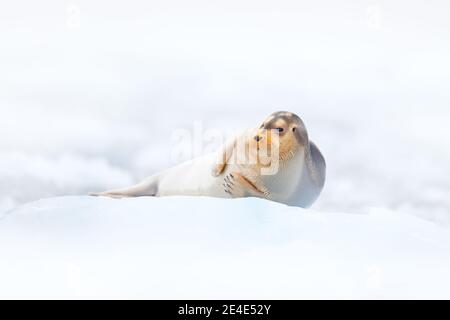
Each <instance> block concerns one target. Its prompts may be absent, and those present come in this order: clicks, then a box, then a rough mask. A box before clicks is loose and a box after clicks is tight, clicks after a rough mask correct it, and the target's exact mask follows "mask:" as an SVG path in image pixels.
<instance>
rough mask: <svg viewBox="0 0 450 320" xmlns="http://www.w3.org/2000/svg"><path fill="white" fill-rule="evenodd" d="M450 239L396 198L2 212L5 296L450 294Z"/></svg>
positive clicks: (57, 201) (134, 203)
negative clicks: (400, 208)
mask: <svg viewBox="0 0 450 320" xmlns="http://www.w3.org/2000/svg"><path fill="white" fill-rule="evenodd" d="M449 249H450V232H449V229H447V228H444V227H442V226H439V225H436V224H434V223H431V222H428V221H425V220H422V219H419V218H417V217H414V216H412V215H408V214H402V213H398V212H393V211H388V210H384V209H376V208H374V209H372V210H370V213H368V214H358V215H357V214H344V213H326V212H315V211H313V210H303V209H300V208H293V207H288V206H285V205H281V204H278V203H272V202H268V201H264V200H261V199H235V200H224V199H214V198H191V197H170V198H135V199H123V200H115V199H106V198H90V197H62V198H51V199H45V200H40V201H37V202H33V203H28V204H25V205H22V206H20V207H18V208H17V209H15V210H14V211H12V212H10V213H8V214H7V215H5V216H4V217H3V218H2V219H1V220H0V257H1V260H0V298H180V299H188V298H194V299H195V298H450V276H449V270H450V250H449Z"/></svg>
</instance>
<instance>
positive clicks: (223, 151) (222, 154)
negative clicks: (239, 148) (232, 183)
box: [211, 137, 237, 177]
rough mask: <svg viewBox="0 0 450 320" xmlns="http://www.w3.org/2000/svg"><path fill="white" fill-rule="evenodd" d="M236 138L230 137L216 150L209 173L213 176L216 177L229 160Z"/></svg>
mask: <svg viewBox="0 0 450 320" xmlns="http://www.w3.org/2000/svg"><path fill="white" fill-rule="evenodd" d="M236 140H237V138H236V137H235V138H233V139H231V140H230V141H228V142H227V143H226V144H225V145H224V146H222V147H221V148H220V150H219V151H218V152H217V157H216V159H215V163H214V164H213V167H212V170H211V174H212V176H213V177H218V176H220V175H221V174H222V173H223V172H224V171H225V168H226V166H227V163H228V161H229V160H230V158H231V155H232V154H233V151H234V148H235V146H236Z"/></svg>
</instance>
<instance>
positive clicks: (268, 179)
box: [90, 111, 326, 207]
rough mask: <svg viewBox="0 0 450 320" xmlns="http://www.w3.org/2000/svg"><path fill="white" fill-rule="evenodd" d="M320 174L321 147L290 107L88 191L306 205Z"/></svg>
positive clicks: (320, 186) (115, 195) (316, 193)
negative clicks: (165, 165)
mask: <svg viewBox="0 0 450 320" xmlns="http://www.w3.org/2000/svg"><path fill="white" fill-rule="evenodd" d="M325 175H326V164H325V159H324V157H323V156H322V153H321V152H320V150H319V149H318V148H317V146H316V145H315V144H314V143H313V142H312V141H311V140H310V139H309V136H308V132H307V130H306V127H305V125H304V123H303V121H302V120H301V119H300V117H299V116H297V115H296V114H294V113H291V112H287V111H279V112H275V113H273V114H271V115H270V116H269V117H268V118H267V119H265V120H264V122H263V123H262V124H261V125H260V126H259V127H258V128H255V129H251V130H247V131H245V132H244V133H242V134H240V135H237V136H236V137H234V138H233V139H231V140H230V141H228V142H227V143H226V144H224V145H223V146H222V147H221V148H220V149H219V151H218V152H217V153H211V154H207V155H204V156H201V157H198V158H195V159H193V160H190V161H188V162H185V163H182V164H179V165H177V166H175V167H172V168H170V169H168V170H165V171H163V172H161V173H158V174H155V175H153V176H151V177H149V178H147V179H145V180H144V181H142V182H141V183H139V184H137V185H135V186H132V187H129V188H123V189H115V190H109V191H105V192H100V193H90V195H93V196H108V197H113V198H122V197H138V196H174V195H186V196H211V197H221V198H240V197H260V198H265V199H268V200H272V201H276V202H281V203H284V204H287V205H291V206H299V207H309V206H311V205H312V204H313V203H314V201H315V200H316V199H317V197H318V196H319V195H320V193H321V191H322V189H323V187H324V184H325Z"/></svg>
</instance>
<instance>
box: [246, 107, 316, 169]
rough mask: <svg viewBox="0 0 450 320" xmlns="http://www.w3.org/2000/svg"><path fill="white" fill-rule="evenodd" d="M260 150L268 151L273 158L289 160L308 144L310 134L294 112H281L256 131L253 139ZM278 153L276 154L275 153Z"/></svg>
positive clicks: (272, 116) (269, 118)
mask: <svg viewBox="0 0 450 320" xmlns="http://www.w3.org/2000/svg"><path fill="white" fill-rule="evenodd" d="M253 139H254V140H255V142H256V143H257V145H258V149H264V150H267V153H268V154H269V155H271V156H275V154H276V153H277V154H278V159H279V160H281V161H283V160H288V159H290V158H292V157H293V156H294V155H295V154H296V153H297V152H298V151H299V150H300V149H301V148H303V147H305V146H307V144H308V133H307V131H306V128H305V125H304V123H303V121H302V120H301V119H300V117H299V116H297V115H296V114H294V113H292V112H287V111H279V112H275V113H273V114H271V115H270V116H269V117H267V119H265V120H264V122H263V123H262V124H261V126H260V127H259V128H258V129H257V130H256V134H255V136H254V137H253ZM274 151H276V153H275V152H274Z"/></svg>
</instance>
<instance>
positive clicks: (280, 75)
mask: <svg viewBox="0 0 450 320" xmlns="http://www.w3.org/2000/svg"><path fill="white" fill-rule="evenodd" d="M449 12H450V6H449V2H448V1H445V0H442V1H324V0H319V1H308V2H306V1H283V0H282V1H276V2H275V1H242V0H240V1H234V0H232V1H211V0H208V1H206V0H205V1H98V0H97V1H87V0H86V1H72V2H67V1H56V0H55V1H48V0H42V1H31V0H29V1H20V0H19V1H2V2H1V3H0V214H1V212H6V211H7V210H9V209H12V208H14V207H15V206H17V205H18V204H21V203H24V202H28V201H31V200H36V199H39V198H41V197H50V196H57V195H75V194H85V193H86V192H88V191H92V190H95V191H97V190H103V189H105V188H113V187H119V186H123V185H127V184H129V183H133V182H135V181H138V180H139V179H141V178H143V177H145V176H147V175H150V174H152V173H154V172H155V171H157V170H161V169H163V168H166V167H169V166H171V165H173V159H172V157H171V150H172V149H173V145H174V141H173V140H172V139H171V137H172V133H173V131H174V130H176V129H180V128H184V129H192V127H193V124H194V123H195V122H200V123H201V124H202V125H203V126H204V128H205V129H220V130H222V131H227V130H235V129H239V128H246V127H252V126H255V125H257V124H259V123H260V122H261V121H262V120H263V119H264V117H266V116H267V115H268V114H270V113H271V112H273V111H277V110H289V111H292V112H295V113H297V114H298V115H300V116H301V117H302V118H303V120H304V121H305V123H306V125H307V127H308V129H309V132H310V137H311V138H312V140H313V141H315V142H316V143H317V145H318V146H319V147H320V149H321V150H322V152H323V154H324V156H325V158H326V160H327V164H328V179H327V183H326V187H325V190H324V192H323V194H322V196H321V197H320V198H319V200H318V202H317V203H316V204H315V205H314V208H315V209H316V210H319V211H341V212H350V213H365V212H368V210H370V208H371V207H374V206H375V207H384V208H387V209H390V210H395V211H401V212H404V213H407V214H414V215H417V216H420V217H422V218H425V219H428V220H431V221H434V222H438V223H439V224H442V225H448V224H449V223H450V212H449V207H450V197H449V190H450V181H449V178H448V177H449V176H450V166H449V163H450V148H449V146H450V128H449V125H448V124H449V120H450V109H449V102H450V90H449V84H450V62H449V58H448V57H449V56H450V42H449V39H450V20H449V19H448V17H449Z"/></svg>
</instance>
